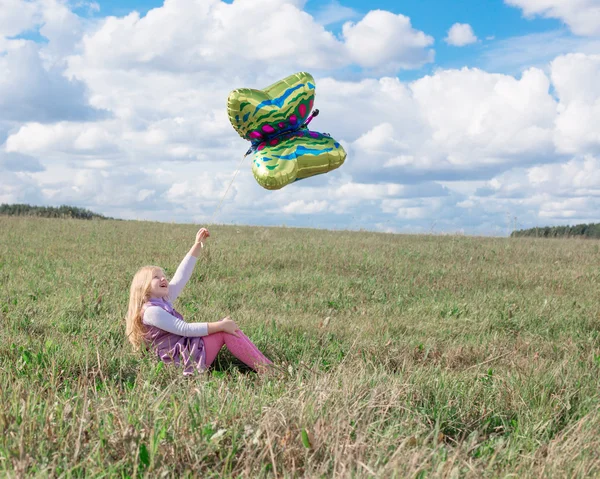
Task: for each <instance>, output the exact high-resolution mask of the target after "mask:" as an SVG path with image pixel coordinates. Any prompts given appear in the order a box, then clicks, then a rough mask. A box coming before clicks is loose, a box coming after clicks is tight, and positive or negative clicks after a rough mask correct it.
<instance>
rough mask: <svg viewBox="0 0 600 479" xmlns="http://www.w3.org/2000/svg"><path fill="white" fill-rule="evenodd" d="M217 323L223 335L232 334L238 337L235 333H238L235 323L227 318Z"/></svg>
mask: <svg viewBox="0 0 600 479" xmlns="http://www.w3.org/2000/svg"><path fill="white" fill-rule="evenodd" d="M219 322H220V323H221V328H222V331H223V332H224V333H227V334H233V335H234V336H236V337H237V336H238V335H237V334H236V331H239V330H240V328H238V325H237V324H235V321H233V320H232V319H231V318H230V317H229V316H227V317H226V318H223V319H222V320H221V321H219Z"/></svg>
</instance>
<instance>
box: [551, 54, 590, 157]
mask: <svg viewBox="0 0 600 479" xmlns="http://www.w3.org/2000/svg"><path fill="white" fill-rule="evenodd" d="M551 72H552V73H551V74H552V83H553V84H554V87H555V88H556V94H557V95H558V97H559V98H560V103H559V106H558V108H559V116H558V118H557V119H556V135H555V143H556V145H557V148H558V150H559V151H560V152H563V153H567V154H577V153H585V152H588V151H591V152H595V153H600V130H598V125H599V124H600V81H598V79H599V78H600V55H583V54H571V55H566V56H562V57H559V58H557V59H556V60H554V61H553V62H552V65H551Z"/></svg>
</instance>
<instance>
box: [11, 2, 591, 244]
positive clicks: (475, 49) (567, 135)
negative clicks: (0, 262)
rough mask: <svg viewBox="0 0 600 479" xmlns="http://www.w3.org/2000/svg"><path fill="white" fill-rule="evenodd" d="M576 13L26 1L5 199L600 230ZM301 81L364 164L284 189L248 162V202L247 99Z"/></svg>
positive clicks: (430, 224) (415, 226)
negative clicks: (244, 158) (238, 98)
mask: <svg viewBox="0 0 600 479" xmlns="http://www.w3.org/2000/svg"><path fill="white" fill-rule="evenodd" d="M575 7H576V6H575V5H573V2H571V1H570V0H547V1H545V2H544V3H543V4H542V3H540V2H539V1H537V0H486V1H476V0H464V1H454V2H448V1H441V0H420V1H377V0H376V1H371V2H362V1H356V0H338V1H332V2H329V3H327V2H321V1H317V0H306V1H303V0H236V1H235V2H232V1H227V2H223V1H219V0H203V1H193V0H170V2H169V3H168V4H167V5H164V4H163V2H162V1H151V2H148V1H132V0H120V1H116V0H112V1H109V0H106V1H99V2H80V1H77V2H76V1H72V0H44V1H42V0H27V1H25V2H23V1H22V0H7V2H6V4H5V6H4V7H3V8H4V9H3V19H0V71H4V72H6V74H5V75H4V76H3V77H2V78H1V79H0V202H8V203H11V202H12V203H15V202H24V203H33V204H46V205H59V204H64V203H68V204H74V205H76V206H82V207H87V208H90V209H92V210H94V211H97V212H99V213H104V214H107V215H110V216H115V217H119V218H132V219H148V220H159V221H178V222H197V223H202V222H206V221H209V220H211V219H214V216H213V213H214V211H215V209H216V207H217V205H218V204H219V202H220V200H221V199H223V198H224V195H225V194H226V193H227V196H226V197H225V199H224V201H223V203H222V208H221V209H220V210H219V212H218V218H217V219H216V220H217V221H218V222H223V223H234V224H256V225H277V224H286V225H288V226H311V227H321V228H347V229H359V228H363V229H370V230H375V231H385V232H400V233H401V232H409V233H423V232H436V233H453V232H461V233H465V234H483V235H505V234H506V233H507V232H508V231H509V230H510V227H511V225H512V226H514V225H515V224H516V225H517V226H518V227H532V226H543V225H547V224H572V223H577V222H593V221H598V217H597V213H596V212H597V211H598V208H599V207H600V176H599V175H600V173H597V171H600V137H599V136H598V133H597V127H595V126H594V125H597V124H600V87H598V86H597V85H599V83H598V82H597V78H598V77H600V0H588V1H586V2H584V3H581V4H579V6H578V7H577V8H575ZM152 9H153V13H152V16H151V18H150V17H147V16H146V15H147V13H148V12H149V11H150V10H152ZM133 11H137V12H139V14H140V15H141V18H140V19H139V20H136V18H135V17H134V16H129V14H130V13H132V12H133ZM407 22H409V23H407ZM451 29H452V30H451ZM447 38H451V41H447V40H446V39H447ZM297 71H309V72H311V73H313V74H314V76H315V78H316V80H317V89H316V91H317V103H316V105H315V106H316V107H317V108H319V109H320V110H321V115H320V116H319V117H318V118H317V119H315V120H314V122H313V123H312V124H311V128H314V129H315V130H316V131H326V132H328V133H331V134H332V136H334V138H336V139H337V140H339V141H340V142H341V143H342V144H343V145H344V148H345V149H346V151H347V152H348V157H347V160H346V163H345V164H344V165H343V166H342V167H341V168H339V169H338V170H335V171H334V172H331V173H329V174H327V175H322V176H319V177H315V178H312V179H309V180H306V181H302V182H299V183H297V184H294V185H290V186H288V187H285V188H283V189H282V190H279V191H276V192H271V191H267V190H264V189H262V188H261V187H260V186H258V185H257V183H256V182H255V181H254V178H253V177H252V173H251V171H250V164H251V162H250V161H248V162H247V164H246V165H243V166H242V169H241V170H240V174H239V175H238V176H237V177H236V178H235V181H234V183H233V185H232V186H231V187H230V188H229V189H228V186H229V184H230V183H231V180H232V178H233V174H234V172H235V169H236V167H237V165H238V162H239V158H240V154H241V153H243V152H245V151H246V149H247V146H248V145H247V144H246V143H245V141H244V140H242V139H241V138H239V137H238V136H237V134H236V133H235V131H234V130H233V128H231V125H230V124H229V122H228V120H227V115H226V109H225V107H224V104H225V102H226V98H227V95H228V93H229V92H230V91H231V90H232V89H234V88H239V87H252V88H261V87H264V86H266V85H269V84H271V83H273V82H275V81H277V80H279V79H281V78H283V77H285V76H287V75H289V74H291V73H294V72H297Z"/></svg>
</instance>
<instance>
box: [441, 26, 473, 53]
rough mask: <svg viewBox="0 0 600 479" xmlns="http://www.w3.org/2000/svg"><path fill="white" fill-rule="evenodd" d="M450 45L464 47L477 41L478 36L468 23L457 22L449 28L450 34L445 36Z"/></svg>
mask: <svg viewBox="0 0 600 479" xmlns="http://www.w3.org/2000/svg"><path fill="white" fill-rule="evenodd" d="M445 41H446V43H447V44H448V45H453V46H455V47H464V46H465V45H470V44H471V43H475V42H477V36H475V33H473V28H472V27H471V25H469V24H468V23H455V24H454V25H452V27H450V30H448V36H447V37H446V38H445Z"/></svg>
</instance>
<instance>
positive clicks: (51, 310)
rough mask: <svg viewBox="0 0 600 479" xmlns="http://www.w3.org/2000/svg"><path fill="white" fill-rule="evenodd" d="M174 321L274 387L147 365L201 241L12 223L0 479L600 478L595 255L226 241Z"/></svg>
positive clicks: (449, 239)
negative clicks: (155, 333) (177, 282)
mask: <svg viewBox="0 0 600 479" xmlns="http://www.w3.org/2000/svg"><path fill="white" fill-rule="evenodd" d="M210 229H211V238H210V240H209V244H210V246H209V247H208V248H207V250H205V255H204V256H203V257H202V259H201V260H200V261H199V262H198V265H197V266H196V270H195V272H194V275H193V277H192V279H191V281H190V282H189V283H188V286H187V288H186V290H185V291H184V293H183V294H182V296H181V297H180V298H179V299H178V300H177V304H176V307H177V308H178V309H179V310H180V311H181V312H182V313H183V314H184V316H185V317H186V319H187V320H188V321H213V320H217V319H220V318H222V317H224V316H225V315H228V314H229V315H231V316H232V317H233V319H235V320H236V321H237V322H238V324H240V326H241V327H242V328H243V329H244V331H245V332H246V333H247V334H248V335H249V336H250V337H251V338H252V339H253V340H254V341H255V342H256V344H257V345H258V346H259V348H261V349H262V350H263V351H264V352H265V353H266V354H267V355H268V356H270V357H271V358H272V359H273V360H274V361H275V362H276V363H277V364H278V365H280V366H281V370H282V372H281V373H280V374H279V375H278V376H275V377H259V376H257V375H255V374H254V373H251V372H248V371H247V370H245V369H243V368H242V367H240V365H239V364H238V363H237V362H236V361H235V359H233V358H232V357H231V356H230V355H228V354H227V353H222V354H221V356H220V359H219V362H218V364H217V365H216V367H215V368H214V370H212V371H210V372H208V373H206V374H204V375H197V376H194V377H192V378H185V377H183V376H182V375H181V371H180V370H178V369H176V368H171V367H163V365H162V364H160V363H157V362H156V361H154V359H153V358H149V357H143V356H139V355H136V354H134V353H132V352H131V350H130V348H129V346H128V345H127V344H126V342H125V338H124V320H123V317H124V315H125V312H126V306H127V299H128V298H127V294H128V287H129V284H130V281H131V278H132V276H133V274H134V272H135V271H136V270H137V269H138V268H139V267H140V266H142V265H144V264H158V265H160V266H163V267H165V269H166V271H167V272H168V273H169V274H173V272H174V271H175V268H176V267H177V265H178V264H179V261H180V260H181V259H182V257H183V256H184V255H185V253H186V252H187V250H188V248H189V246H190V245H191V242H192V241H193V238H194V235H195V232H196V230H197V228H196V227H194V226H191V225H173V224H158V223H146V222H122V221H102V222H99V221H98V222H96V221H91V222H83V221H77V220H46V219H26V218H9V217H8V218H7V217H4V218H0V475H8V476H9V477H17V476H26V477H55V476H61V477H84V476H85V477H113V476H119V477H160V476H164V477H332V476H335V477H386V478H387V477H418V478H424V477H453V478H454V477H505V476H506V475H513V476H512V477H588V476H597V475H600V453H599V451H600V435H599V434H598V433H599V432H600V413H599V409H598V408H599V405H600V400H599V395H598V384H599V379H600V317H599V313H600V305H599V301H598V285H599V283H600V269H599V267H598V264H600V247H599V243H597V242H595V241H585V240H575V239H572V240H536V239H528V238H522V239H514V238H510V239H498V238H496V239H489V238H488V239H486V238H469V237H454V236H399V235H387V234H375V233H350V232H327V231H315V230H306V229H287V228H251V227H239V228H238V227H233V226H228V227H225V226H214V227H212V228H210Z"/></svg>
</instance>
